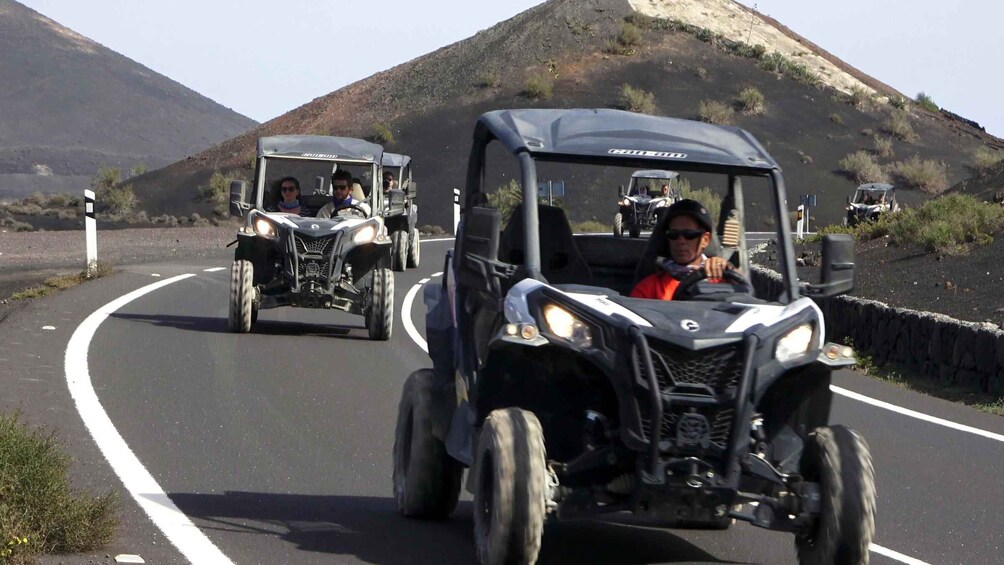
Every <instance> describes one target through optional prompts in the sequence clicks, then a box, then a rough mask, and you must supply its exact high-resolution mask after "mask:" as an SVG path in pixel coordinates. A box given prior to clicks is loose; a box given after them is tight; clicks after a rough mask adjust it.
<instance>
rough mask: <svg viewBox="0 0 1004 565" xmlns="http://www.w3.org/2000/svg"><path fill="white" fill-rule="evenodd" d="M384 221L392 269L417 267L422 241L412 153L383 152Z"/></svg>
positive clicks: (400, 269)
mask: <svg viewBox="0 0 1004 565" xmlns="http://www.w3.org/2000/svg"><path fill="white" fill-rule="evenodd" d="M383 188H384V195H385V199H384V206H385V209H384V214H383V217H384V224H385V225H386V226H387V233H388V235H389V236H390V240H391V265H392V268H393V269H394V270H395V271H403V270H405V268H406V267H407V268H415V267H418V265H419V261H420V260H421V241H420V238H419V234H418V204H417V203H416V202H415V200H416V199H417V197H418V183H416V182H415V181H414V179H412V169H411V157H409V156H407V155H399V154H397V153H384V154H383Z"/></svg>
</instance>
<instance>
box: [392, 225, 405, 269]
mask: <svg viewBox="0 0 1004 565" xmlns="http://www.w3.org/2000/svg"><path fill="white" fill-rule="evenodd" d="M390 243H391V248H390V263H391V264H390V266H391V268H392V269H394V270H395V271H399V272H400V271H403V270H404V269H405V266H406V265H407V264H408V232H407V231H405V230H397V231H395V232H394V233H392V234H390Z"/></svg>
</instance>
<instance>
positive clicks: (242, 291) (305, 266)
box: [228, 135, 394, 340]
mask: <svg viewBox="0 0 1004 565" xmlns="http://www.w3.org/2000/svg"><path fill="white" fill-rule="evenodd" d="M382 153H383V148H382V147H381V146H379V145H376V144H373V143H369V142H367V141H363V140H360V139H353V138H346V137H326V136H314V135H282V136H273V137H263V138H261V139H259V140H258V157H257V160H256V164H255V176H254V181H253V182H252V184H251V186H250V190H249V186H248V183H246V182H244V181H233V182H232V183H231V187H230V190H231V194H230V212H231V214H232V215H237V216H243V217H244V218H245V224H244V226H242V227H241V228H240V230H239V231H238V232H237V249H236V251H235V252H234V263H233V266H232V267H231V272H230V307H229V310H230V312H229V317H228V325H229V328H230V330H231V331H233V332H248V331H250V330H251V326H252V325H253V324H254V323H255V321H257V319H258V312H259V310H262V309H266V308H278V307H280V306H292V307H297V308H318V309H333V310H342V311H345V312H349V313H352V314H359V315H361V316H364V317H365V319H366V329H367V331H368V333H369V337H370V338H371V339H377V340H386V339H389V338H390V336H391V332H392V331H393V324H394V307H393V306H394V303H393V299H394V273H393V272H391V269H390V263H391V257H390V250H391V242H390V238H388V237H387V230H386V228H385V226H384V222H383V219H382V218H381V216H380V215H379V211H381V210H382V209H383V191H382V190H380V188H379V186H378V183H379V178H380V162H381V156H382ZM339 170H343V171H350V172H351V176H352V179H353V180H359V181H360V182H359V183H358V184H357V183H353V185H354V188H353V199H354V200H356V201H358V202H359V204H353V205H350V206H347V207H342V208H335V209H334V210H333V212H332V214H331V217H330V218H329V219H321V218H317V217H314V216H315V215H316V214H317V213H318V211H319V210H321V209H322V208H323V207H324V206H325V205H326V204H328V203H330V202H331V201H332V197H331V177H332V175H333V174H334V172H335V171H339ZM287 177H294V178H296V179H300V180H301V192H300V202H301V207H302V209H301V212H300V215H295V214H286V213H281V212H277V211H275V210H276V203H277V202H278V199H279V198H280V194H279V184H280V182H279V181H280V180H281V179H283V178H287ZM308 179H314V188H313V191H312V193H309V192H310V191H309V190H308V189H306V188H305V186H306V183H304V182H303V181H307V180H308ZM363 184H365V185H366V186H367V187H368V188H369V196H368V197H367V196H366V192H365V191H364V190H363V189H362V186H363ZM373 211H377V212H378V213H376V214H374V213H373Z"/></svg>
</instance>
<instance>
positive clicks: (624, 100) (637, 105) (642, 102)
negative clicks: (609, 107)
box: [617, 84, 655, 114]
mask: <svg viewBox="0 0 1004 565" xmlns="http://www.w3.org/2000/svg"><path fill="white" fill-rule="evenodd" d="M617 104H618V106H619V107H620V108H621V109H624V110H628V111H629V112H639V113H642V114H654V113H655V95H654V94H652V93H651V92H646V91H644V90H642V89H640V88H635V87H633V86H631V85H630V84H625V85H623V86H621V93H620V97H619V98H618V100H617Z"/></svg>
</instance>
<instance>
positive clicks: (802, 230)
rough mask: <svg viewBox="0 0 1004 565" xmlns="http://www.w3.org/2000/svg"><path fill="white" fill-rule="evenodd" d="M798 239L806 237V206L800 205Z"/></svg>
mask: <svg viewBox="0 0 1004 565" xmlns="http://www.w3.org/2000/svg"><path fill="white" fill-rule="evenodd" d="M795 227H796V230H797V237H798V239H802V238H804V237H805V205H804V204H799V205H798V221H797V222H795Z"/></svg>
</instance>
